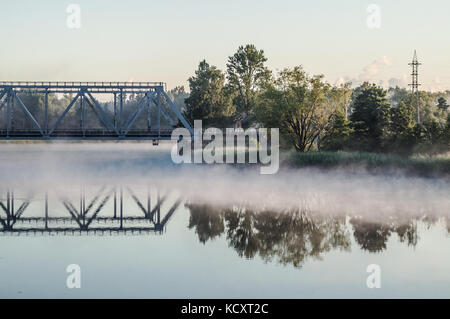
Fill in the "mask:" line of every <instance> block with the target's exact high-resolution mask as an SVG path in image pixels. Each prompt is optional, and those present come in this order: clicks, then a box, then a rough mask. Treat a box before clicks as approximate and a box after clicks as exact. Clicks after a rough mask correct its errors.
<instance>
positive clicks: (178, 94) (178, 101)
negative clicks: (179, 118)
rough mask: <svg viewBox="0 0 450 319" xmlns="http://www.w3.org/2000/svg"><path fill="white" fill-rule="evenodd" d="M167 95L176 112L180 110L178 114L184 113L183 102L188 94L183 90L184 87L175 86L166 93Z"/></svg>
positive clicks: (184, 105)
mask: <svg viewBox="0 0 450 319" xmlns="http://www.w3.org/2000/svg"><path fill="white" fill-rule="evenodd" d="M167 95H168V96H169V97H170V99H171V100H172V102H173V104H175V106H176V107H177V108H178V110H180V112H184V111H185V109H186V104H185V100H186V99H187V98H188V97H189V93H187V92H186V91H185V90H184V86H176V87H175V88H173V89H171V90H169V91H167Z"/></svg>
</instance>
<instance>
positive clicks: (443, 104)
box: [437, 96, 448, 112]
mask: <svg viewBox="0 0 450 319" xmlns="http://www.w3.org/2000/svg"><path fill="white" fill-rule="evenodd" d="M437 107H438V109H439V110H441V111H442V112H446V111H447V110H448V104H447V100H446V99H445V98H444V97H442V96H441V97H440V98H439V99H438V104H437Z"/></svg>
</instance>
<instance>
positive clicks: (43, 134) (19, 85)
mask: <svg viewBox="0 0 450 319" xmlns="http://www.w3.org/2000/svg"><path fill="white" fill-rule="evenodd" d="M18 93H35V94H44V96H45V98H44V110H43V114H44V119H43V123H39V121H38V120H36V118H35V117H34V116H33V114H32V113H31V112H30V111H29V109H28V108H27V106H26V105H25V103H24V102H23V101H22V99H21V98H20V97H19V95H18ZM51 93H65V94H68V93H70V94H75V97H73V98H72V100H71V101H70V103H69V104H68V105H67V107H66V108H65V109H64V110H63V112H62V113H61V114H59V116H58V118H57V120H56V122H55V123H54V124H53V125H52V126H51V127H49V113H48V108H49V103H48V95H49V94H51ZM95 93H102V94H113V97H114V100H113V101H114V108H113V112H114V115H113V118H112V119H111V117H110V116H109V115H108V114H107V113H108V112H107V111H105V110H104V109H103V108H102V106H101V104H100V103H99V102H98V101H97V100H96V99H95V98H94V96H93V94H95ZM131 93H133V94H143V97H142V99H141V100H140V102H139V103H138V104H137V105H136V107H135V108H134V109H133V110H132V111H131V112H130V114H129V116H128V118H127V119H126V121H125V120H124V113H123V103H124V96H125V95H126V94H131ZM77 101H79V105H80V106H79V107H80V111H81V128H80V130H79V131H78V132H72V133H67V134H64V135H61V134H56V133H58V130H57V129H58V127H59V125H60V124H61V121H62V120H63V119H64V118H65V117H66V116H67V114H68V112H69V111H70V110H71V109H72V108H74V107H75V104H76V102H77ZM14 102H17V104H18V106H19V107H20V108H21V110H22V111H23V112H24V114H25V116H26V118H27V119H28V120H29V121H31V123H33V127H34V131H33V132H31V131H30V132H29V133H28V134H27V132H24V133H23V134H19V135H18V134H17V133H16V134H14V132H15V131H14V130H12V128H11V109H12V108H13V106H14ZM163 102H166V103H163ZM86 105H87V106H88V107H90V109H91V110H92V111H93V113H94V114H95V116H96V117H97V119H98V120H99V122H100V124H101V125H102V132H101V133H96V134H93V133H91V134H89V133H87V131H86V126H85V122H86V117H85V116H86V113H85V110H86ZM166 105H167V106H168V109H169V110H171V111H172V113H173V114H174V115H175V116H176V119H173V118H172V117H171V116H170V115H169V113H168V111H167V110H166ZM4 107H6V112H5V113H6V130H5V132H0V139H42V140H48V139H91V140H92V139H94V140H103V139H112V140H121V139H124V140H125V139H149V140H162V139H171V136H170V133H171V130H168V131H167V130H165V131H163V130H162V129H161V117H164V119H165V120H166V121H167V122H168V123H169V124H170V125H171V127H172V128H174V127H176V125H177V124H178V121H179V122H181V124H182V125H183V126H184V127H185V128H187V129H188V130H189V131H190V132H191V134H193V129H192V127H191V126H190V124H189V123H188V122H187V121H186V120H185V119H184V117H183V115H182V114H181V112H180V111H179V110H178V108H177V107H176V106H175V105H174V103H173V102H172V101H171V99H170V97H169V96H168V95H167V93H166V92H165V90H164V85H163V84H162V83H157V84H153V83H151V84H148V82H145V83H141V82H137V83H133V82H132V83H123V82H120V83H119V82H0V111H1V110H2V109H3V108H4ZM153 107H155V108H156V116H157V118H156V129H152V132H151V133H149V132H147V133H145V132H143V133H140V134H139V135H136V134H130V133H131V132H132V130H133V128H134V125H135V124H136V121H137V120H138V119H139V118H140V117H141V116H142V114H143V113H144V111H145V110H147V111H148V118H147V121H148V124H149V126H150V121H151V119H150V109H152V108H153ZM71 134H72V135H71Z"/></svg>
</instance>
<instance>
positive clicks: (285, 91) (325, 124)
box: [256, 66, 336, 152]
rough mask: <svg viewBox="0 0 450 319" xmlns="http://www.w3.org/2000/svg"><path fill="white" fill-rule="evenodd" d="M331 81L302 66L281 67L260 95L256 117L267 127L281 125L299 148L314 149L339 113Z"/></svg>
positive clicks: (281, 130) (300, 149)
mask: <svg viewBox="0 0 450 319" xmlns="http://www.w3.org/2000/svg"><path fill="white" fill-rule="evenodd" d="M330 91H331V89H330V85H329V84H327V83H325V82H324V81H323V76H313V77H309V76H308V75H307V74H306V73H305V71H304V70H303V69H302V67H301V66H297V67H294V68H293V69H284V70H283V71H281V72H280V73H279V75H278V77H277V79H276V80H275V81H274V83H273V84H271V85H268V86H267V87H266V90H265V91H264V93H263V94H262V95H261V96H260V99H259V103H258V106H257V108H256V117H257V119H258V121H259V122H260V123H262V124H263V125H264V126H265V127H277V128H279V129H280V134H281V135H282V137H283V138H284V139H285V140H286V141H287V142H288V143H289V144H290V145H292V146H293V147H294V148H295V150H297V151H299V152H306V151H309V150H311V149H312V147H313V145H314V144H315V142H317V139H318V138H319V136H321V135H322V134H324V133H325V132H326V131H327V130H328V129H329V128H330V126H331V117H332V115H333V114H334V113H335V111H336V110H335V109H333V105H335V104H333V103H330V97H331V94H330Z"/></svg>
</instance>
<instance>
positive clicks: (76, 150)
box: [0, 142, 450, 219]
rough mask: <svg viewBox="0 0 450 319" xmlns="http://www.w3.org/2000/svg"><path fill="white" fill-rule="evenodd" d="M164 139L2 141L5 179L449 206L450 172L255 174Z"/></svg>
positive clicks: (250, 197) (21, 183) (378, 212)
mask: <svg viewBox="0 0 450 319" xmlns="http://www.w3.org/2000/svg"><path fill="white" fill-rule="evenodd" d="M171 147H172V144H171V143H170V142H167V143H161V144H160V145H159V146H152V145H151V144H150V143H49V144H47V143H38V144H3V145H1V149H2V151H1V152H0V161H1V163H2V165H1V168H0V178H1V179H2V182H3V186H6V187H12V188H14V187H20V189H22V190H27V189H28V190H43V189H47V190H50V191H57V192H61V193H64V192H65V191H69V189H70V188H71V187H78V185H92V184H95V185H133V186H134V187H136V188H139V187H148V186H153V187H158V188H162V189H166V190H170V191H175V192H177V193H179V194H181V196H183V198H184V200H186V201H187V202H195V203H198V204H209V205H214V206H218V207H229V206H243V207H249V208H252V209H256V210H272V211H277V212H283V211H292V210H300V211H307V212H309V213H312V214H318V215H320V214H326V215H329V214H333V215H352V216H363V217H365V218H369V219H371V218H373V219H377V218H386V217H387V216H392V215H406V216H410V217H412V216H414V217H421V216H424V215H434V216H448V215H449V214H450V196H449V194H450V180H449V179H448V178H435V179H432V178H420V177H408V176H402V175H395V174H393V175H374V174H370V173H367V172H364V171H361V170H359V171H356V172H355V171H346V170H339V169H335V170H327V171H321V170H319V169H288V168H283V167H282V168H281V169H280V171H279V172H278V173H277V174H274V175H260V174H259V169H258V167H257V166H256V165H244V166H242V165H240V166H231V165H222V164H218V165H206V164H204V165H200V164H184V165H177V164H174V163H173V162H172V161H171V158H170V149H171Z"/></svg>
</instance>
